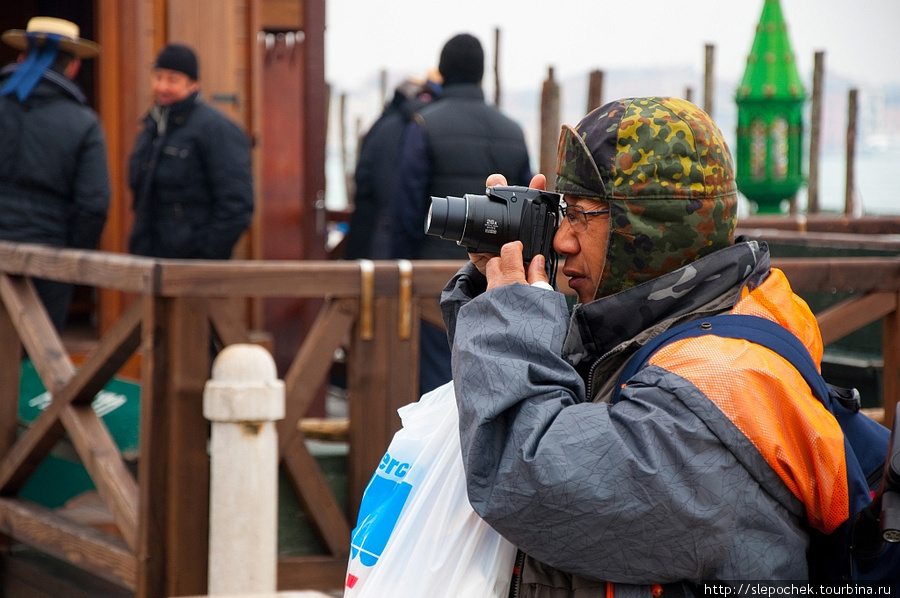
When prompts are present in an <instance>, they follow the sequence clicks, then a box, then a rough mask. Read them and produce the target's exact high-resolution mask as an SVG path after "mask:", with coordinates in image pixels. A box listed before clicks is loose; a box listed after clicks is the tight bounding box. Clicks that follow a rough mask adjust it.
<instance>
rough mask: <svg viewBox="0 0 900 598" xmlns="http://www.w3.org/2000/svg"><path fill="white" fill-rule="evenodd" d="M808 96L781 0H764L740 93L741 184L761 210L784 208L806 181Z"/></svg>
mask: <svg viewBox="0 0 900 598" xmlns="http://www.w3.org/2000/svg"><path fill="white" fill-rule="evenodd" d="M805 101H806V92H805V91H804V89H803V83H802V81H801V80H800V75H799V74H798V73H797V63H796V61H795V60H794V53H793V51H792V50H791V41H790V39H789V38H788V33H787V24H786V23H785V20H784V16H783V15H782V13H781V5H780V4H779V2H778V0H765V2H764V4H763V10H762V15H761V16H760V18H759V24H758V25H757V26H756V37H755V38H754V39H753V47H752V49H751V50H750V55H749V56H748V57H747V69H746V70H745V71H744V78H743V80H742V81H741V85H740V87H738V90H737V94H736V102H737V106H738V130H737V159H736V163H737V185H738V189H739V190H740V192H741V193H743V194H744V196H745V197H747V199H748V200H750V201H751V202H752V211H754V212H756V213H763V214H778V213H783V212H784V211H785V208H786V207H787V205H788V202H789V200H791V199H792V198H793V197H794V195H795V194H796V193H797V191H798V190H799V189H800V187H801V186H802V185H803V183H804V177H803V172H802V160H803V104H804V102H805Z"/></svg>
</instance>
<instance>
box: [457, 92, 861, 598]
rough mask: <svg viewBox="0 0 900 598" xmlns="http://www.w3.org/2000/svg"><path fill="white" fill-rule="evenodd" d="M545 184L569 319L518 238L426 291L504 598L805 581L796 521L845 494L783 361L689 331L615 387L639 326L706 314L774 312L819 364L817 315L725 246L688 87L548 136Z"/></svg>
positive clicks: (725, 169)
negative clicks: (553, 152) (549, 187)
mask: <svg viewBox="0 0 900 598" xmlns="http://www.w3.org/2000/svg"><path fill="white" fill-rule="evenodd" d="M557 175H558V178H557V189H556V190H557V191H558V192H559V193H561V194H563V200H564V207H563V209H562V214H561V216H562V217H561V222H560V225H559V228H558V230H557V231H556V233H555V237H554V248H555V249H556V251H557V252H559V253H560V254H561V255H562V257H563V258H564V260H565V261H564V264H563V265H562V266H561V270H562V273H563V274H564V275H565V277H566V278H567V279H568V284H569V287H571V289H572V290H573V291H574V292H575V293H576V295H577V297H578V304H577V305H576V306H575V307H574V309H573V311H572V313H571V314H570V312H569V309H568V307H567V304H566V300H565V297H564V296H563V295H561V294H558V293H554V292H552V291H550V290H547V289H548V288H549V285H548V277H547V275H546V273H545V271H544V261H545V257H544V256H542V255H537V256H536V257H534V259H532V260H531V262H530V263H529V264H527V266H526V265H525V264H523V260H522V254H521V251H522V244H521V243H520V242H518V241H514V242H510V243H507V244H505V245H504V246H503V247H502V249H501V250H500V254H499V256H498V255H486V254H474V255H472V257H471V262H470V263H468V264H466V266H464V267H463V268H462V269H461V270H460V271H459V273H458V274H457V275H456V276H455V277H454V278H453V280H451V281H450V283H448V285H447V287H446V288H445V290H444V293H443V297H442V310H443V313H444V319H445V322H446V323H447V329H448V335H449V338H450V341H451V345H452V348H453V379H454V383H455V388H456V393H457V401H458V405H459V412H460V435H461V440H462V454H463V462H464V464H465V467H466V476H467V485H468V494H469V499H470V502H471V503H472V506H473V507H474V509H475V511H476V512H478V514H479V515H480V516H482V517H483V518H484V519H485V520H486V521H487V522H488V523H489V524H490V525H491V526H492V527H494V528H495V529H496V530H497V531H498V532H500V533H501V534H502V535H503V536H505V537H506V538H507V539H508V540H510V541H511V542H512V543H513V544H516V545H517V546H518V547H519V549H520V555H519V561H518V563H517V565H518V566H517V567H516V574H515V577H514V580H513V583H514V584H515V589H514V590H513V592H515V595H516V596H520V597H529V596H531V597H533V596H542V597H550V598H558V597H573V596H578V597H579V598H588V597H595V596H601V597H605V596H611V595H613V594H615V595H616V596H624V595H629V596H631V595H634V596H637V595H641V596H651V595H652V596H659V595H660V594H662V595H678V596H681V595H690V594H692V593H695V591H696V590H697V588H696V586H695V585H694V584H697V583H699V582H701V581H709V580H716V579H720V580H721V579H724V580H739V579H744V580H746V579H790V580H802V579H806V578H807V575H808V571H807V558H806V550H807V545H808V542H809V535H810V534H809V532H808V530H809V525H811V526H813V527H815V528H817V529H819V530H821V531H823V532H826V533H827V532H828V531H830V530H831V529H833V528H834V527H835V526H836V525H837V524H839V523H840V522H842V521H843V520H845V519H846V518H847V498H846V497H847V492H846V488H844V492H843V494H841V488H840V485H841V484H842V483H843V484H844V486H846V478H845V477H842V471H841V470H840V465H839V464H840V463H843V455H844V453H843V450H844V449H843V443H842V435H841V431H840V429H839V428H838V427H837V423H836V422H835V421H834V419H833V418H830V416H828V414H827V412H825V411H824V409H823V408H822V407H821V404H817V399H815V398H814V397H813V396H812V395H811V394H810V392H809V390H808V387H807V386H806V385H805V383H804V382H803V380H802V378H800V377H799V374H798V373H797V371H796V370H795V369H794V368H793V367H792V366H791V364H790V363H788V362H787V361H785V360H783V359H779V358H778V357H777V356H776V355H775V354H773V353H772V352H771V351H769V350H767V349H765V348H763V347H761V346H759V345H755V344H753V343H750V342H747V341H746V340H743V339H733V338H720V337H716V336H712V335H705V336H702V337H698V338H692V339H688V340H685V341H679V342H678V343H674V344H672V345H670V346H668V347H666V348H665V349H663V350H662V351H660V352H659V353H658V354H656V356H655V357H654V358H653V359H652V360H651V361H650V365H649V366H648V367H646V368H644V369H643V370H641V371H640V372H639V373H638V374H636V375H635V376H634V377H633V378H631V379H630V380H629V381H628V383H627V384H626V385H624V386H621V387H620V385H619V383H618V376H619V373H620V372H621V370H622V369H623V368H624V366H625V364H626V362H627V361H628V360H629V358H630V357H632V356H633V355H634V354H635V352H636V351H637V350H638V349H639V348H640V347H641V346H642V345H644V344H645V343H646V342H648V340H649V339H651V338H653V337H654V336H656V335H658V334H660V333H661V332H663V331H665V330H667V329H669V328H670V327H672V326H674V325H676V324H679V323H681V322H684V321H688V320H697V319H700V318H706V317H707V316H712V315H715V314H722V313H732V314H751V315H755V316H761V317H764V318H767V319H770V320H774V321H775V322H777V323H779V324H781V325H782V326H783V327H785V328H787V329H788V330H789V331H791V332H792V333H793V334H795V335H796V336H797V337H798V338H799V339H800V340H801V341H802V342H803V344H804V345H806V347H807V348H808V349H809V352H810V353H811V354H812V356H813V358H814V359H815V360H816V362H819V361H820V360H821V356H822V348H823V347H822V338H821V335H820V333H819V329H818V326H817V324H816V320H815V317H814V315H813V314H812V312H811V311H810V310H809V308H808V307H807V306H806V304H805V303H804V302H803V300H802V299H800V298H799V297H798V296H797V295H795V294H794V293H793V292H792V291H791V288H790V286H789V284H788V281H787V280H786V278H785V276H784V275H783V274H782V273H781V272H780V271H779V270H777V269H774V268H772V267H771V265H770V259H769V253H768V248H767V247H766V246H765V244H760V243H757V242H756V241H752V240H747V239H743V238H740V239H738V240H737V241H735V239H734V230H735V226H736V220H737V219H736V216H737V188H736V185H735V181H734V167H733V163H732V159H731V155H730V153H729V150H728V147H727V146H726V144H725V141H724V139H723V137H722V135H721V132H720V131H719V129H718V128H717V127H716V125H715V124H714V123H713V122H712V120H711V119H710V117H709V116H708V115H707V114H706V113H704V112H703V111H702V110H700V109H699V108H697V107H696V106H694V105H693V104H691V103H689V102H686V101H684V100H679V99H673V98H632V99H625V100H619V101H615V102H611V103H609V104H606V105H605V106H602V107H600V108H598V109H597V110H595V111H593V112H592V113H590V114H588V115H587V116H586V117H585V118H584V119H582V121H581V122H580V123H579V124H578V125H577V126H576V127H574V128H572V127H570V126H564V127H563V131H562V135H561V138H560V145H559V158H558V164H557ZM487 184H488V186H492V185H505V184H506V180H505V179H504V178H503V177H501V176H492V177H490V178H488V180H487ZM544 185H545V179H544V177H543V176H542V175H538V176H536V177H535V178H534V179H533V180H532V184H531V186H532V187H536V188H539V189H543V187H544ZM617 389H618V392H619V393H620V395H619V396H620V400H618V401H613V395H614V393H615V392H616V391H617ZM807 522H808V523H807Z"/></svg>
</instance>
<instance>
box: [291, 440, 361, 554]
mask: <svg viewBox="0 0 900 598" xmlns="http://www.w3.org/2000/svg"><path fill="white" fill-rule="evenodd" d="M293 438H294V440H293V442H292V443H291V444H289V445H288V446H287V448H286V449H285V451H284V454H283V455H282V462H283V463H284V466H285V469H286V471H287V472H288V474H289V477H290V480H291V483H292V485H293V487H294V490H295V491H296V493H297V497H298V498H299V499H300V501H301V503H302V504H303V508H304V510H305V511H306V513H307V514H308V515H309V517H310V521H311V522H312V523H313V525H314V526H315V528H316V532H317V533H318V536H319V538H320V539H321V540H322V542H323V543H324V544H325V546H326V547H327V548H328V551H329V553H331V554H333V555H335V556H342V557H344V559H346V558H347V556H348V555H349V554H350V525H349V524H348V522H347V518H346V517H345V515H344V511H343V509H342V508H341V506H340V504H339V503H338V501H337V500H336V499H335V496H334V493H333V492H332V491H331V488H330V487H329V486H328V481H327V480H326V479H325V475H324V474H323V473H322V469H321V468H320V467H319V464H318V462H317V461H316V459H315V458H314V457H313V456H312V455H311V454H310V453H309V450H308V449H307V448H306V445H305V443H304V442H303V434H295V435H294V436H293Z"/></svg>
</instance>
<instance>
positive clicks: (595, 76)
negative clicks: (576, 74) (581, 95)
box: [585, 70, 603, 114]
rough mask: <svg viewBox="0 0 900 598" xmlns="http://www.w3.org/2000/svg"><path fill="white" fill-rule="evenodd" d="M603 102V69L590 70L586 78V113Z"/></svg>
mask: <svg viewBox="0 0 900 598" xmlns="http://www.w3.org/2000/svg"><path fill="white" fill-rule="evenodd" d="M602 104H603V71H596V70H595V71H591V74H590V75H589V78H588V97H587V112H586V113H585V114H587V113H588V112H590V111H591V110H594V109H595V108H598V107H599V106H601V105H602Z"/></svg>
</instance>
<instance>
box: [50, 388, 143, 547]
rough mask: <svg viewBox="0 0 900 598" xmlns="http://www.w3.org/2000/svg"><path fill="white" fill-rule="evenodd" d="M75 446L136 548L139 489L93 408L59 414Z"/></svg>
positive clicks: (81, 407)
mask: <svg viewBox="0 0 900 598" xmlns="http://www.w3.org/2000/svg"><path fill="white" fill-rule="evenodd" d="M60 421H62V423H63V425H64V426H65V428H66V430H67V431H68V432H69V437H70V438H71V439H72V444H73V445H74V446H75V450H76V451H77V452H78V456H79V457H80V458H81V462H82V463H83V464H84V467H85V469H86V470H87V471H88V473H89V474H90V476H91V480H92V481H93V482H94V485H95V486H96V487H97V491H98V492H99V493H100V496H101V497H102V498H103V501H104V502H105V503H106V505H107V507H108V508H109V510H110V513H112V516H113V518H114V519H115V521H116V525H117V526H118V527H119V532H120V533H121V534H122V537H123V538H125V542H126V543H127V544H128V546H129V547H131V549H132V550H133V549H135V548H136V547H137V533H138V520H137V518H138V488H137V482H135V479H134V477H133V476H132V475H131V472H130V471H128V468H127V467H126V465H125V462H124V460H123V459H122V455H121V453H120V452H119V449H118V447H117V446H116V442H115V440H113V438H112V436H111V435H110V433H109V430H107V429H106V426H105V425H104V424H103V422H102V421H100V418H99V417H98V416H97V413H96V412H95V411H94V409H93V408H92V407H91V406H90V405H79V406H73V405H68V406H66V408H64V409H63V411H62V414H61V415H60Z"/></svg>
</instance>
